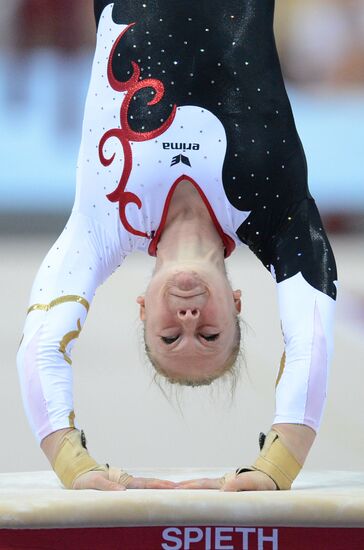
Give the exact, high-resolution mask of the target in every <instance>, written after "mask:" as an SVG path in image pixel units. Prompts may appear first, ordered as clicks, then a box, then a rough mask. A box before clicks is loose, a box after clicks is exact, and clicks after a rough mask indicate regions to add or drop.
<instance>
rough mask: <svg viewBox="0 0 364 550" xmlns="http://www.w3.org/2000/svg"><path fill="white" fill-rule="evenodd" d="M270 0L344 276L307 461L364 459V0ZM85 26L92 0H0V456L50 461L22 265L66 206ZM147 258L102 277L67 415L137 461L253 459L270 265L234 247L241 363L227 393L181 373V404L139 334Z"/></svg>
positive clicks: (265, 394) (88, 27)
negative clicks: (34, 418)
mask: <svg viewBox="0 0 364 550" xmlns="http://www.w3.org/2000/svg"><path fill="white" fill-rule="evenodd" d="M276 4H277V7H276V37H277V43H278V49H279V53H280V57H281V62H282V67H283V71H284V75H285V79H286V84H287V88H288V93H289V96H290V99H291V102H292V107H293V112H294V115H295V120H296V124H297V128H298V131H299V133H300V136H301V139H302V141H303V144H304V147H305V151H306V155H307V160H308V165H309V182H310V188H311V192H312V194H313V195H314V196H315V198H316V200H317V203H318V205H319V208H320V210H321V212H322V215H323V217H324V221H325V225H326V228H327V229H328V230H329V233H330V236H331V240H332V244H333V248H334V252H335V254H336V258H337V263H338V271H339V278H340V287H339V290H340V291H339V299H338V316H337V323H336V349H335V356H334V361H333V366H332V376H331V381H330V387H329V394H328V395H329V397H328V404H327V408H326V413H325V417H324V422H323V425H322V430H321V434H320V437H319V438H318V441H317V443H316V445H315V447H314V449H313V451H312V453H311V455H310V457H309V459H308V462H307V467H308V468H316V469H319V468H320V469H363V464H364V463H363V456H364V436H363V433H364V406H363V401H364V390H363V387H364V384H363V382H364V375H363V369H364V288H363V273H364V242H363V234H364V222H363V220H364V32H363V29H364V3H363V1H362V0H305V1H304V2H302V0H289V1H286V0H277V2H276ZM94 40H95V25H94V20H93V10H92V1H91V0H77V1H75V0H62V2H57V1H56V0H11V1H8V0H0V138H1V147H0V189H1V195H0V254H1V270H0V292H1V302H0V303H1V314H0V324H1V330H0V338H1V350H2V351H1V369H0V413H1V418H2V443H1V446H0V471H5V472H7V471H16V470H19V471H28V470H36V469H45V468H47V467H48V465H47V462H46V461H45V459H44V458H43V456H42V455H41V452H40V451H39V449H38V446H37V444H36V442H35V441H34V439H33V436H32V434H31V433H30V429H29V428H28V425H27V422H26V419H25V414H24V412H23V409H22V404H21V398H20V392H19V387H18V381H17V373H16V366H15V355H16V351H17V345H18V342H19V340H20V337H21V332H22V325H23V322H24V317H25V312H26V309H27V306H28V297H29V292H30V287H31V284H32V280H33V278H34V276H35V273H36V270H37V268H38V266H39V264H40V262H41V261H42V259H43V257H44V255H45V253H46V252H47V250H48V248H49V247H50V246H51V244H52V243H53V242H54V240H55V238H56V236H57V235H58V233H59V232H60V231H61V230H62V228H63V226H64V224H65V221H66V219H67V217H68V215H69V213H70V210H71V207H72V203H73V197H74V185H75V166H76V159H77V153H78V145H79V140H80V132H81V123H82V112H83V103H84V99H85V94H86V91H87V86H88V80H89V75H90V68H91V62H92V54H93V47H94ZM152 266H153V261H152V260H151V258H147V257H143V256H140V255H135V257H130V258H128V259H127V261H126V262H125V266H123V268H122V269H121V270H119V272H118V273H116V274H115V275H114V276H113V277H112V278H111V280H110V281H108V282H107V283H106V284H105V285H104V286H103V287H102V288H101V289H100V290H99V292H98V294H97V296H96V299H95V302H94V304H93V307H92V310H91V314H90V316H89V319H88V322H87V323H86V326H85V328H84V330H83V334H82V337H81V338H80V341H79V343H78V345H77V346H76V349H75V351H74V362H73V369H74V379H75V380H74V383H75V400H76V415H77V418H78V420H79V424H80V425H81V426H82V427H84V429H85V430H86V433H87V434H88V438H89V441H90V448H91V451H92V454H94V455H95V457H96V458H98V459H99V460H100V461H105V460H107V461H108V462H110V463H113V464H115V465H117V464H121V465H123V466H125V467H130V468H131V469H132V468H133V467H153V466H155V467H168V466H174V467H178V466H201V467H208V466H212V467H214V466H224V465H226V466H233V465H235V466H237V465H238V464H241V463H248V462H249V461H251V460H252V459H253V458H254V456H255V454H256V452H257V434H258V433H259V431H261V430H266V429H268V428H269V423H270V421H271V419H272V416H273V408H274V380H275V375H276V372H277V369H278V365H279V358H280V355H281V353H282V348H283V342H282V339H281V335H280V328H279V317H278V311H277V304H276V298H275V288H274V284H273V281H272V280H271V278H270V276H269V274H268V273H266V272H265V270H264V269H263V267H262V266H261V265H260V264H259V262H258V261H257V260H256V259H255V258H254V256H253V255H252V254H251V253H250V252H249V251H247V250H241V251H239V252H238V253H236V254H235V255H234V256H233V258H232V259H231V260H229V271H230V273H231V278H232V280H233V283H234V285H236V286H238V287H239V286H240V287H241V288H242V291H243V298H244V312H243V318H244V321H245V323H246V325H247V329H246V331H245V345H244V347H245V353H246V357H247V366H246V367H244V366H243V367H242V377H241V381H240V382H239V384H238V387H237V390H236V397H235V400H234V402H233V403H232V405H231V406H230V395H229V389H228V386H226V387H224V386H222V387H221V389H220V390H219V391H215V393H214V394H211V395H210V391H209V390H206V389H204V390H191V389H187V390H185V391H183V394H184V396H183V398H182V400H183V401H182V403H183V405H182V409H183V415H182V414H181V413H180V411H179V410H178V407H177V406H175V407H172V406H171V405H170V404H169V403H168V401H167V400H165V399H164V397H163V396H162V394H161V392H160V390H159V389H158V388H156V387H155V385H154V384H153V383H152V376H153V373H152V371H151V368H150V367H148V366H147V365H146V364H145V359H144V356H143V345H142V343H141V342H140V330H139V323H138V318H137V317H138V312H137V307H136V304H135V301H134V296H137V293H140V292H142V291H143V289H144V288H145V286H146V284H147V281H148V278H149V275H150V272H151V269H152ZM298 314H299V312H298ZM172 402H173V400H172Z"/></svg>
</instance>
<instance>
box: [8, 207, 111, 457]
mask: <svg viewBox="0 0 364 550" xmlns="http://www.w3.org/2000/svg"><path fill="white" fill-rule="evenodd" d="M106 242H107V246H104V244H105V243H106ZM117 262H118V263H120V254H119V253H118V250H117V247H116V245H113V243H112V242H111V240H110V239H109V237H108V235H106V234H105V232H104V230H103V228H102V227H101V226H100V224H98V222H97V221H96V220H93V219H91V218H89V217H87V216H85V215H83V214H81V213H80V212H75V211H74V212H73V213H72V215H71V217H70V219H69V221H68V223H67V225H66V227H65V229H64V230H63V232H62V234H61V235H60V237H59V238H58V240H57V241H56V243H55V244H54V246H53V247H52V248H51V250H50V251H49V252H48V254H47V256H46V257H45V259H44V261H43V263H42V265H41V267H40V269H39V271H38V273H37V276H36V278H35V281H34V284H33V288H32V292H31V299H30V307H29V309H28V315H27V319H26V322H25V328H24V335H23V338H22V342H21V345H20V348H19V351H18V354H17V366H18V372H19V377H20V385H21V392H22V398H23V403H24V407H25V410H26V414H27V417H28V420H29V422H30V425H31V428H32V431H33V432H34V434H35V435H36V437H37V439H38V441H39V442H41V446H42V449H43V450H44V451H45V454H46V455H47V457H48V458H49V459H50V461H51V464H52V465H54V462H55V458H56V454H57V450H58V448H59V444H60V442H61V439H62V437H63V436H64V435H65V434H66V433H67V432H71V431H72V430H75V423H74V417H75V414H74V409H73V388H72V386H73V373H72V366H71V365H72V361H71V350H72V347H73V345H74V343H75V341H76V339H77V338H78V337H79V334H80V332H81V329H82V326H83V324H84V322H85V319H86V316H87V313H88V311H89V308H90V304H91V301H92V298H93V296H94V293H95V290H96V288H97V286H99V285H100V284H101V283H102V282H103V281H104V280H105V279H106V278H107V277H108V276H109V275H110V273H111V272H112V271H113V270H114V269H115V268H116V266H117Z"/></svg>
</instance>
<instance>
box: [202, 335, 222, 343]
mask: <svg viewBox="0 0 364 550" xmlns="http://www.w3.org/2000/svg"><path fill="white" fill-rule="evenodd" d="M200 336H201V338H203V339H204V340H206V341H207V342H213V341H214V340H217V339H218V337H219V335H218V334H200Z"/></svg>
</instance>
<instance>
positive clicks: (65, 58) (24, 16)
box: [0, 0, 95, 133]
mask: <svg viewBox="0 0 364 550" xmlns="http://www.w3.org/2000/svg"><path fill="white" fill-rule="evenodd" d="M0 9H1V20H2V24H1V30H3V31H4V34H3V35H2V38H1V42H0V44H1V47H2V49H3V51H5V52H6V57H5V71H6V79H5V86H6V89H5V98H6V101H7V103H8V107H13V108H21V107H22V105H23V104H24V105H25V106H26V105H27V104H29V103H31V101H32V100H31V99H30V97H29V95H30V94H31V88H32V86H33V83H34V73H36V72H37V70H39V67H41V66H42V65H43V66H45V65H48V69H47V71H48V75H47V80H48V82H44V84H45V85H47V86H50V88H51V89H52V90H54V92H55V94H56V95H55V102H54V104H55V111H54V116H55V121H54V122H55V132H56V133H59V132H64V131H66V132H69V131H73V130H75V129H76V127H77V128H78V125H79V112H80V105H79V104H78V101H77V99H76V100H75V90H78V88H79V86H78V85H77V82H76V80H77V73H78V66H79V64H80V59H79V57H80V56H81V57H82V56H83V55H84V52H85V51H87V52H89V51H90V50H91V49H92V47H93V43H94V40H95V36H94V34H95V31H94V27H95V24H94V19H93V2H92V0H76V1H75V0H61V1H57V0H11V2H7V3H6V4H5V2H4V0H2V3H1V8H0ZM81 63H82V61H81ZM76 98H77V93H76Z"/></svg>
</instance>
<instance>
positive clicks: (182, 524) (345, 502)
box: [0, 467, 364, 550]
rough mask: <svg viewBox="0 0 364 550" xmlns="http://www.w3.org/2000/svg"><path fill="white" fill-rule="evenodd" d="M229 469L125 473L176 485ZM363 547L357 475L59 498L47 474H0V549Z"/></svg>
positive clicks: (363, 501) (62, 493) (361, 477)
mask: <svg viewBox="0 0 364 550" xmlns="http://www.w3.org/2000/svg"><path fill="white" fill-rule="evenodd" d="M231 470H232V468H231V467H230V468H229V467H227V468H223V469H219V470H217V469H207V470H199V469H196V468H193V469H188V468H185V469H170V470H166V469H163V470H138V471H136V470H130V473H132V474H134V475H137V476H143V477H158V478H161V479H164V478H165V479H171V480H173V481H181V480H183V479H190V478H193V477H196V478H200V477H219V476H221V475H223V474H224V473H225V472H227V471H231ZM28 548H29V549H30V548H31V549H37V550H43V549H44V550H45V549H47V550H58V549H62V550H64V549H67V550H73V549H77V550H93V549H95V550H101V549H102V550H227V549H228V550H237V549H239V550H307V548H310V549H311V550H316V549H319V550H326V549H327V550H328V549H330V550H346V549H349V548H350V550H363V549H364V472H339V471H338V472H336V471H330V472H328V471H327V472H310V471H304V472H302V473H301V474H300V476H299V477H298V478H297V480H296V482H295V483H294V485H293V488H292V490H291V491H276V492H275V491H273V492H239V493H227V492H219V491H215V490H193V491H192V490H178V491H176V490H143V489H139V490H132V489H131V490H127V491H125V492H101V491H91V490H88V491H67V490H65V489H63V488H62V487H61V486H60V483H59V481H58V480H57V478H56V476H55V475H54V473H53V472H30V473H7V474H0V550H10V549H12V550H14V549H19V550H20V549H21V550H26V549H28Z"/></svg>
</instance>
